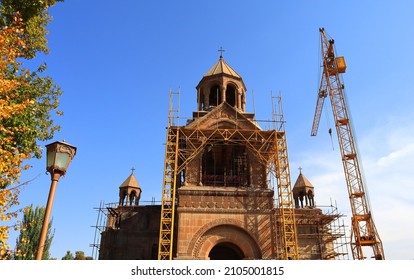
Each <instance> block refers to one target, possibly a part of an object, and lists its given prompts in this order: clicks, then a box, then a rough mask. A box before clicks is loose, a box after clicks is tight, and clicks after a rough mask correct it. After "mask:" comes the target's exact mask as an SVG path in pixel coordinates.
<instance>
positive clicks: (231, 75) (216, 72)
mask: <svg viewBox="0 0 414 280" xmlns="http://www.w3.org/2000/svg"><path fill="white" fill-rule="evenodd" d="M196 88H197V93H198V110H199V111H208V110H210V109H211V108H213V107H217V106H219V105H220V104H221V103H223V102H227V103H228V104H229V105H230V106H232V107H234V108H236V109H238V110H239V111H240V112H244V111H245V110H246V86H245V85H244V82H243V80H242V78H241V77H240V75H239V74H237V72H236V71H234V70H233V68H231V67H230V66H229V65H228V64H227V63H226V61H225V60H224V58H223V56H222V55H220V59H219V61H217V63H216V64H214V66H213V67H211V69H210V70H209V71H207V73H206V74H205V75H204V76H203V78H202V79H201V81H200V83H199V84H198V85H197V87H196Z"/></svg>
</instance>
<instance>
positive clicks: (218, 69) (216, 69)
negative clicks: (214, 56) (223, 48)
mask: <svg viewBox="0 0 414 280" xmlns="http://www.w3.org/2000/svg"><path fill="white" fill-rule="evenodd" d="M220 74H226V75H230V76H233V77H235V78H238V79H241V77H240V75H239V74H237V72H236V71H234V69H233V68H231V67H230V65H228V64H227V62H226V61H225V60H224V58H223V57H222V56H220V59H219V61H217V63H216V64H214V66H213V67H211V68H210V70H208V71H207V73H206V74H205V75H204V77H209V76H214V75H220Z"/></svg>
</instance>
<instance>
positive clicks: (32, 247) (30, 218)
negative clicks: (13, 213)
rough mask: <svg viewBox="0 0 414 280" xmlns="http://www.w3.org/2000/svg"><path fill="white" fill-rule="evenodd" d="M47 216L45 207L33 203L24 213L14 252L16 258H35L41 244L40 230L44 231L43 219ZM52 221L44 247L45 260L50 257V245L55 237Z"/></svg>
mask: <svg viewBox="0 0 414 280" xmlns="http://www.w3.org/2000/svg"><path fill="white" fill-rule="evenodd" d="M44 216H45V207H43V206H36V208H33V206H32V205H31V206H30V208H28V210H26V211H25V213H24V215H23V223H22V227H21V229H20V234H19V237H18V238H17V240H16V249H15V253H14V259H15V260H34V259H35V256H36V252H37V246H38V245H39V238H40V232H41V231H42V224H43V223H42V221H43V217H44ZM52 222H53V220H50V222H49V225H48V229H47V235H46V241H45V247H44V249H43V255H42V259H43V260H48V259H50V253H49V249H50V245H51V244H52V240H53V237H54V231H53V232H52V230H51V229H52Z"/></svg>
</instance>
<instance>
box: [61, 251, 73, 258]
mask: <svg viewBox="0 0 414 280" xmlns="http://www.w3.org/2000/svg"><path fill="white" fill-rule="evenodd" d="M62 260H73V255H72V253H71V252H70V251H66V255H65V256H64V257H63V258H62Z"/></svg>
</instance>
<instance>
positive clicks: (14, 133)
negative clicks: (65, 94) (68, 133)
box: [0, 0, 61, 259]
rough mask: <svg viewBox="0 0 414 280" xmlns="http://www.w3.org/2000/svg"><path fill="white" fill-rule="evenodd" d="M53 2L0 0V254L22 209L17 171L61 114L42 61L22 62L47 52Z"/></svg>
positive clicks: (37, 154)
mask: <svg viewBox="0 0 414 280" xmlns="http://www.w3.org/2000/svg"><path fill="white" fill-rule="evenodd" d="M58 1H59V0H58ZM55 2H56V1H54V0H48V1H42V0H32V1H25V0H3V1H1V2H0V14H1V16H0V259H5V258H8V257H9V256H10V254H9V249H10V248H9V245H8V244H7V239H8V237H9V229H11V228H12V229H15V230H18V229H19V222H18V221H15V222H13V219H15V218H16V217H17V216H18V214H19V212H21V211H24V210H23V208H20V207H17V209H18V210H13V209H14V208H16V207H13V206H16V205H18V204H19V202H18V195H19V193H20V191H21V189H22V184H21V183H20V182H19V178H20V176H21V172H22V171H24V170H26V169H28V168H30V165H28V164H27V160H28V159H31V158H40V157H41V156H42V148H41V146H39V141H45V140H49V139H51V138H52V137H53V135H54V133H55V132H56V131H57V130H59V126H57V125H55V124H54V122H53V119H52V118H51V112H55V113H56V114H57V115H60V114H61V113H60V112H59V111H57V107H58V105H59V99H58V98H59V96H60V95H61V90H60V88H59V87H58V86H57V85H55V84H54V83H53V80H52V79H51V78H50V77H48V76H45V75H43V74H44V72H45V70H46V65H45V64H41V65H40V66H39V67H37V69H34V70H31V69H27V68H25V66H24V62H25V61H27V60H29V59H34V58H35V57H36V54H37V53H38V52H43V53H47V52H48V49H47V44H46V43H47V40H46V34H47V30H46V25H47V23H48V22H49V21H50V16H49V15H48V13H47V9H48V8H49V6H51V5H53V4H54V3H55ZM23 185H24V184H23Z"/></svg>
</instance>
